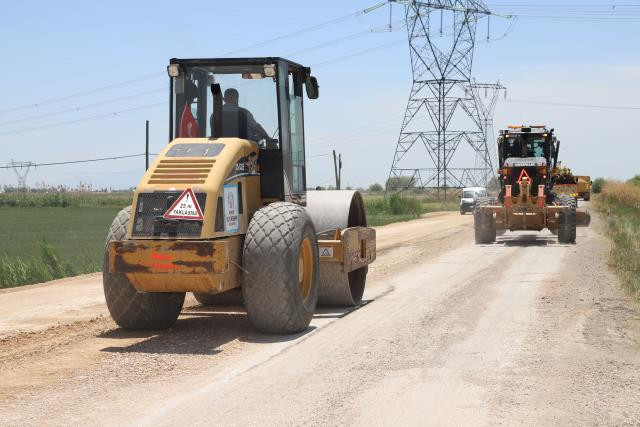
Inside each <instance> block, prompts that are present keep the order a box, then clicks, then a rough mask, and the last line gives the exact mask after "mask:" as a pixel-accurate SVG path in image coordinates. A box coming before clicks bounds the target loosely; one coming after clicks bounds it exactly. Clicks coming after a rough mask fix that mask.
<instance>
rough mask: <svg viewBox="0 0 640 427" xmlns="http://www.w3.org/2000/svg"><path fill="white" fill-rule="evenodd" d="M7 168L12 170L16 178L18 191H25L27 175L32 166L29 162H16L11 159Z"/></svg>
mask: <svg viewBox="0 0 640 427" xmlns="http://www.w3.org/2000/svg"><path fill="white" fill-rule="evenodd" d="M9 166H11V167H12V168H13V171H14V172H15V174H16V176H17V177H18V189H19V190H21V191H25V190H26V189H27V175H29V171H30V170H31V167H32V166H34V164H33V163H31V162H16V161H15V160H13V159H12V160H11V163H9Z"/></svg>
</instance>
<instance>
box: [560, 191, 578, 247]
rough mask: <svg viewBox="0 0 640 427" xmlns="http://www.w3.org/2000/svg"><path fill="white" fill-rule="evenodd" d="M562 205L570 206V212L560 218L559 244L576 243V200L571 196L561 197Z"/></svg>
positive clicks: (563, 213) (562, 214)
mask: <svg viewBox="0 0 640 427" xmlns="http://www.w3.org/2000/svg"><path fill="white" fill-rule="evenodd" d="M558 201H559V202H560V205H562V206H568V207H569V212H568V213H565V212H562V213H561V214H560V218H559V220H560V221H559V222H560V224H559V226H558V243H575V242H576V207H577V206H576V205H577V203H576V200H575V199H574V198H573V197H571V196H560V197H559V200H558Z"/></svg>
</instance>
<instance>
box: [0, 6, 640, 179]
mask: <svg viewBox="0 0 640 427" xmlns="http://www.w3.org/2000/svg"><path fill="white" fill-rule="evenodd" d="M374 4H376V1H375V0H373V1H350V2H344V1H337V0H330V1H323V2H321V3H318V2H313V3H312V2H300V1H269V2H267V1H244V2H221V1H191V2H189V3H188V6H185V5H186V3H176V2H166V1H154V2H129V1H127V2H125V1H110V2H86V1H58V2H48V1H29V0H26V1H22V2H6V3H5V4H4V5H3V13H2V15H0V35H1V36H2V40H4V43H3V44H2V45H1V46H0V55H1V57H2V58H3V59H2V65H3V66H2V70H3V78H2V79H1V80H0V89H1V92H2V94H3V95H2V97H1V98H0V111H3V112H1V113H0V146H2V147H3V150H2V154H0V163H2V164H4V163H5V162H7V161H9V160H11V159H15V160H24V161H27V160H30V161H33V162H49V161H64V160H76V159H85V158H94V157H107V156H113V155H126V154H136V153H140V152H143V150H144V121H145V120H150V121H151V150H152V152H154V151H157V150H159V149H160V148H161V147H162V146H163V145H164V144H166V143H167V127H168V124H167V116H168V113H167V108H168V107H167V105H166V101H167V98H168V92H167V89H165V88H166V86H167V77H166V73H165V67H166V65H167V63H168V59H169V58H171V57H215V56H220V55H224V54H227V53H229V52H234V51H235V52H234V54H233V55H234V56H263V55H264V56H279V55H282V56H287V57H289V58H290V59H293V60H296V61H298V62H301V63H303V64H305V65H309V66H311V67H312V70H313V72H314V74H315V75H316V76H317V77H318V80H319V82H320V86H321V96H320V98H319V99H318V100H316V101H307V102H306V104H305V107H306V112H305V116H306V120H307V123H306V133H307V154H308V155H309V156H318V157H311V158H309V160H308V179H307V181H308V183H309V185H317V184H328V183H330V182H331V179H332V163H331V159H330V157H329V156H319V155H322V154H326V153H329V152H330V151H331V150H332V149H336V150H338V151H339V152H341V153H342V155H343V161H344V171H343V182H345V183H346V184H349V185H353V186H366V185H368V184H370V183H372V182H384V180H385V179H386V177H387V176H388V172H389V167H390V163H391V159H392V156H393V153H394V149H395V145H396V140H397V136H398V131H399V127H400V121H401V118H402V115H403V113H404V108H405V105H406V101H407V96H408V93H409V89H410V87H411V69H410V62H409V55H408V47H407V43H406V32H405V30H404V29H403V28H396V30H395V31H392V32H389V31H384V30H383V28H384V27H385V26H386V25H387V24H388V22H389V9H388V6H386V7H384V8H380V9H378V10H376V11H373V12H371V13H368V14H364V15H360V16H357V17H351V18H345V19H343V20H340V21H339V22H335V23H333V24H331V25H324V26H322V27H321V28H317V29H316V30H313V31H306V32H304V33H302V34H298V35H296V36H294V37H287V38H282V39H281V40H278V41H276V42H273V43H268V44H263V45H259V46H255V45H257V44H259V43H261V42H263V41H265V40H271V39H273V38H276V37H278V36H281V35H284V34H288V33H291V32H294V31H296V30H299V29H303V28H307V27H310V26H312V25H314V24H319V23H323V22H326V21H329V20H331V19H333V18H338V17H344V16H346V15H349V14H350V13H353V12H356V11H358V10H362V9H365V8H367V7H369V6H372V5H374ZM613 4H616V5H617V6H616V7H617V12H616V13H624V15H623V16H624V17H623V18H609V17H606V16H605V17H603V16H604V15H603V13H605V11H606V10H609V9H610V8H611V5H613ZM487 5H488V6H489V8H490V9H492V10H494V11H496V12H499V13H502V14H507V13H509V12H513V13H517V14H519V15H520V17H519V18H518V20H517V22H516V23H515V24H514V25H513V27H512V30H511V31H510V32H509V34H508V36H506V37H504V38H501V36H502V35H503V34H504V32H505V30H506V29H507V27H508V26H509V25H510V24H511V22H512V21H511V20H509V19H500V18H496V17H494V18H492V19H491V28H490V37H491V41H490V42H489V43H486V42H485V38H486V34H487V28H486V21H484V20H483V21H481V22H480V23H479V25H478V30H477V40H478V44H477V48H476V52H475V61H474V68H473V74H474V75H475V76H476V78H477V79H478V80H479V81H486V82H494V81H496V80H498V79H499V80H500V82H501V83H503V84H504V85H505V86H507V88H508V92H507V94H508V97H507V99H506V100H505V99H502V98H501V99H500V100H499V102H498V105H497V108H496V114H495V127H496V129H499V128H503V127H505V126H506V125H507V124H513V123H533V122H536V123H540V122H542V123H545V124H548V125H549V126H552V127H554V128H555V129H556V132H557V135H558V137H559V138H560V139H561V140H562V144H563V152H562V156H561V157H563V158H565V159H566V161H567V163H568V164H569V166H571V167H572V168H573V169H574V171H576V172H580V173H585V174H591V175H593V176H606V177H613V178H621V179H622V178H627V177H629V176H631V175H634V174H636V173H640V167H639V163H638V161H637V159H638V158H640V144H637V142H636V141H637V130H636V123H638V122H640V110H639V109H635V110H621V109H600V108H578V107H563V106H554V105H545V104H530V103H521V102H516V101H518V100H525V101H536V102H543V103H544V102H552V103H553V102H556V103H577V104H591V105H604V106H616V105H617V106H630V107H640V83H639V82H640V7H638V6H640V2H637V3H633V2H632V1H626V2H603V1H600V2H586V3H585V2H572V1H569V0H567V1H564V2H562V5H561V6H558V5H557V4H556V2H552V1H546V2H537V3H536V4H535V5H537V7H531V6H535V5H534V4H533V2H531V1H524V2H516V1H503V2H487ZM634 5H635V6H636V7H634ZM603 6H604V7H603ZM593 12H597V13H593ZM531 15H537V16H535V17H534V16H531ZM616 16H620V15H616ZM401 18H402V8H401V6H398V5H396V6H394V8H393V21H398V20H400V19H401ZM396 26H397V27H400V24H396ZM500 38H501V39H500ZM496 39H500V40H496ZM251 46H254V47H251ZM247 47H250V48H249V49H246V48H247ZM301 51H302V52H301ZM354 54H357V55H354ZM141 77H144V78H141ZM138 78H141V79H138ZM132 79H138V80H136V81H134V82H131V83H129V84H124V85H120V86H117V87H112V88H110V89H108V90H102V91H99V92H95V93H89V94H87V95H84V96H77V97H73V98H70V99H67V100H62V101H57V102H54V103H44V104H40V105H39V106H37V107H34V106H33V105H34V104H36V103H39V102H41V101H46V100H50V99H55V98H60V97H64V96H67V95H69V94H76V93H78V92H85V91H87V92H91V91H92V90H93V89H96V88H100V87H104V86H108V85H111V84H115V83H119V82H123V81H128V80H132ZM125 96H129V98H126V99H120V98H123V97H125ZM114 99H118V100H117V101H113V100H114ZM112 101H113V102H112ZM94 104H101V105H94ZM21 106H27V107H26V108H22V109H19V108H18V107H21ZM78 107H83V108H80V109H78ZM137 108H139V109H137ZM131 109H136V110H134V111H129V112H123V113H120V114H117V115H108V117H103V118H99V119H93V120H84V121H78V122H76V123H69V124H66V125H57V126H53V127H44V128H42V129H36V130H31V131H24V132H18V131H20V130H23V129H27V128H32V127H37V126H42V125H50V124H58V123H60V122H67V121H74V120H80V119H84V118H87V117H92V116H100V115H107V114H109V113H113V112H119V111H125V110H131ZM5 110H10V111H5ZM66 110H69V111H66ZM60 111H66V112H64V113H59V112H60ZM54 113H55V114H54ZM38 116H41V117H38ZM424 163H425V166H428V163H427V161H426V159H425V161H424ZM143 168H144V160H143V159H142V158H134V159H126V160H118V161H109V162H102V163H92V164H78V165H68V166H56V167H41V168H38V169H37V170H35V171H34V172H33V173H31V174H30V176H29V179H28V182H29V184H30V185H34V184H35V183H36V182H40V181H43V180H44V181H46V182H47V183H48V184H67V185H76V184H77V183H78V182H80V181H83V182H90V183H93V184H94V186H96V187H109V186H111V187H114V188H123V187H128V186H134V185H135V184H136V183H137V180H138V179H139V177H140V176H141V173H142V171H143ZM15 182H16V179H15V177H14V175H13V172H12V171H10V170H0V185H2V184H15Z"/></svg>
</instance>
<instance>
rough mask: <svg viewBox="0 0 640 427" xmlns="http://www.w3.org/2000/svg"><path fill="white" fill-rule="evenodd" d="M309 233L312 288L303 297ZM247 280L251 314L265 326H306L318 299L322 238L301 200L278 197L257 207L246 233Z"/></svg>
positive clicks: (278, 330)
mask: <svg viewBox="0 0 640 427" xmlns="http://www.w3.org/2000/svg"><path fill="white" fill-rule="evenodd" d="M305 239H309V242H310V243H311V251H312V255H311V257H312V260H313V267H312V268H313V270H312V272H311V275H312V277H311V284H310V286H311V288H310V291H309V293H308V296H307V298H306V299H305V298H303V295H302V292H301V290H300V286H299V274H300V273H299V268H300V266H299V259H300V252H301V250H302V244H303V241H304V240H305ZM242 258H243V261H242V262H243V269H244V272H243V285H242V296H243V298H244V302H245V307H246V308H247V315H248V316H249V322H250V323H251V325H252V326H253V327H254V328H255V329H257V330H258V331H260V332H265V333H271V334H291V333H296V332H300V331H303V330H305V329H306V328H307V327H308V326H309V323H310V322H311V318H312V317H313V314H314V312H315V308H316V304H317V301H318V280H319V258H318V242H317V238H316V232H315V228H314V226H313V222H312V221H311V218H310V217H309V214H307V211H306V210H305V209H304V208H303V207H301V206H298V205H295V204H293V203H286V202H276V203H272V204H270V205H268V206H265V207H263V208H261V209H260V210H258V211H257V212H256V213H255V214H254V215H253V218H252V219H251V222H250V223H249V228H248V230H247V234H246V236H245V241H244V250H243V254H242Z"/></svg>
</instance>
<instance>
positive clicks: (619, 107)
mask: <svg viewBox="0 0 640 427" xmlns="http://www.w3.org/2000/svg"><path fill="white" fill-rule="evenodd" d="M506 101H507V102H515V103H518V104H536V105H554V106H558V107H579V108H599V109H603V110H640V107H632V106H624V105H596V104H572V103H566V102H550V101H532V100H525V99H510V98H509V99H506Z"/></svg>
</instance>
